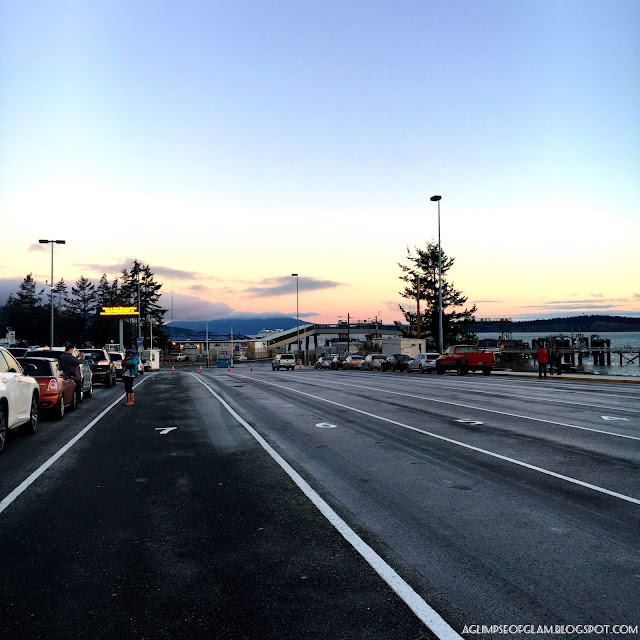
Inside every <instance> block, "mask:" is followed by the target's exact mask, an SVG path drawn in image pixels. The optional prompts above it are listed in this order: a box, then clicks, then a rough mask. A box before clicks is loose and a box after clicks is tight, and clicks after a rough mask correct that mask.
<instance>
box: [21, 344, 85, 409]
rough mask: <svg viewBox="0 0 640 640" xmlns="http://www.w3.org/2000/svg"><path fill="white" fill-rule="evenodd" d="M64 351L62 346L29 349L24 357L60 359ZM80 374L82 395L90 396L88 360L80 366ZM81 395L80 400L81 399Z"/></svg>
mask: <svg viewBox="0 0 640 640" xmlns="http://www.w3.org/2000/svg"><path fill="white" fill-rule="evenodd" d="M63 353H64V348H63V347H53V348H48V349H47V348H44V349H31V350H30V351H29V352H28V353H27V355H26V356H25V357H27V358H55V359H56V360H60V356H61V355H62V354H63ZM80 374H81V375H82V387H81V390H82V397H84V398H90V397H91V396H92V395H93V374H92V372H91V367H90V366H89V362H88V361H87V360H85V361H84V362H83V363H82V365H81V366H80ZM82 397H81V398H80V401H82Z"/></svg>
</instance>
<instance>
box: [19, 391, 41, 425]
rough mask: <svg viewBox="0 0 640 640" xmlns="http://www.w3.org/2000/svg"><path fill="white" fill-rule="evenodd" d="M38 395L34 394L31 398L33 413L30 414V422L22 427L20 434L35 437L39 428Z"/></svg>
mask: <svg viewBox="0 0 640 640" xmlns="http://www.w3.org/2000/svg"><path fill="white" fill-rule="evenodd" d="M38 404H39V403H38V394H36V393H34V394H33V397H32V398H31V411H30V413H29V422H27V423H25V424H23V425H22V426H21V427H20V433H26V434H27V435H33V434H34V433H35V432H36V429H37V427H38Z"/></svg>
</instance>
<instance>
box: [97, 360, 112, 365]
mask: <svg viewBox="0 0 640 640" xmlns="http://www.w3.org/2000/svg"><path fill="white" fill-rule="evenodd" d="M98 364H102V365H105V364H106V365H109V364H111V362H110V361H109V360H98Z"/></svg>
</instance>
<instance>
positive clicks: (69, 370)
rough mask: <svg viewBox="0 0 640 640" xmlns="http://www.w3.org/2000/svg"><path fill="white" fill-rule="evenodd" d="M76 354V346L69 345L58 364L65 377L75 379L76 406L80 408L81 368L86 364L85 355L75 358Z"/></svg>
mask: <svg viewBox="0 0 640 640" xmlns="http://www.w3.org/2000/svg"><path fill="white" fill-rule="evenodd" d="M75 352H76V348H75V345H73V344H68V345H67V346H66V348H65V352H64V353H63V354H62V355H61V356H60V358H59V360H58V364H59V365H60V369H61V370H62V374H63V375H65V376H67V377H68V378H73V379H74V381H75V383H76V399H77V403H76V404H77V405H78V406H79V405H80V403H81V402H82V369H80V366H81V365H82V363H83V362H84V353H81V354H80V355H79V356H75V355H74V353H75Z"/></svg>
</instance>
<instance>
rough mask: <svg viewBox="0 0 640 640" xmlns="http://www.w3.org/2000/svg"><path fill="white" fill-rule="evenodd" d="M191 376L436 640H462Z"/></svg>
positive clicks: (265, 444)
mask: <svg viewBox="0 0 640 640" xmlns="http://www.w3.org/2000/svg"><path fill="white" fill-rule="evenodd" d="M189 375H191V376H193V377H194V378H195V379H196V380H197V381H198V382H199V383H200V384H202V385H203V386H204V387H205V388H206V389H207V390H208V391H209V392H210V393H211V394H212V395H213V396H214V397H215V398H216V399H217V400H218V402H220V404H221V405H222V406H223V407H224V408H225V409H226V410H227V411H228V412H229V413H230V414H231V415H232V416H233V417H234V418H235V419H236V420H237V421H238V422H239V423H240V424H241V425H242V426H243V427H244V428H245V429H246V430H247V431H248V432H249V433H250V434H251V435H252V436H253V437H254V438H255V439H256V440H257V442H258V443H259V444H260V446H262V448H263V449H264V450H265V451H266V452H267V453H268V454H269V455H270V456H271V457H272V458H273V459H274V460H275V462H277V463H278V464H279V465H280V467H281V468H282V469H283V471H284V472H285V473H286V474H287V475H288V476H289V477H290V478H291V479H292V480H293V482H295V484H296V485H297V486H298V488H299V489H300V490H301V491H302V492H303V493H304V494H305V495H306V496H307V498H309V500H310V501H311V502H312V503H313V504H314V506H315V507H316V508H317V509H318V510H319V511H320V513H322V515H323V516H324V517H325V518H326V519H327V520H328V521H329V522H330V523H331V524H332V525H333V526H334V527H335V528H336V529H337V531H338V532H339V533H340V534H341V535H342V537H343V538H344V539H345V540H346V541H347V542H349V544H351V546H352V547H353V548H354V549H355V550H356V551H357V552H358V553H359V554H360V555H361V556H362V557H363V558H364V559H365V560H366V562H367V563H368V564H369V565H370V566H371V568H372V569H373V570H374V571H375V572H376V573H377V574H378V575H379V576H380V577H381V578H382V579H383V580H384V581H385V582H386V583H387V584H388V585H389V587H391V589H392V590H393V591H394V592H395V593H396V594H397V595H398V596H399V597H400V598H401V599H402V600H403V601H404V602H405V604H407V606H408V607H409V608H410V609H411V611H413V613H414V614H415V615H416V616H417V617H418V618H419V619H420V621H421V622H422V623H423V624H425V625H426V626H427V627H428V628H429V629H430V630H431V631H432V632H433V633H434V634H435V635H436V636H437V637H438V638H439V639H440V640H462V636H460V635H458V633H456V631H455V630H454V629H453V628H452V627H451V626H449V624H448V623H447V622H446V621H445V620H444V619H443V618H442V617H441V616H440V614H438V612H437V611H435V609H433V608H432V607H431V606H430V605H429V604H427V602H425V600H424V599H423V598H422V597H421V596H419V595H418V594H417V593H416V592H415V591H414V589H413V588H412V587H411V586H410V585H409V584H408V583H407V582H405V580H404V579H403V578H402V577H401V576H400V575H399V574H398V573H397V572H396V571H395V570H394V569H393V568H392V567H391V566H390V565H389V564H387V563H386V562H385V560H383V559H382V558H381V557H380V556H379V555H378V554H377V553H376V552H375V551H374V550H373V549H372V548H371V547H370V546H369V545H368V544H367V543H366V542H365V541H364V540H362V538H360V537H359V536H358V535H357V534H356V532H355V531H354V530H353V529H352V528H351V527H350V526H349V525H348V524H347V523H346V522H345V521H344V520H343V519H342V518H341V517H340V516H339V515H338V514H337V513H336V512H335V511H334V510H333V509H332V508H331V507H330V506H329V504H328V503H327V502H326V501H325V500H324V499H323V498H321V497H320V495H319V494H318V493H317V492H316V491H315V489H313V488H312V487H311V485H310V484H309V483H308V482H307V481H306V480H305V479H304V478H303V477H302V476H301V475H300V474H299V473H298V472H297V471H296V470H295V469H294V468H293V467H292V466H291V465H290V464H289V463H288V462H287V461H286V460H285V459H284V458H283V457H282V456H281V455H280V454H279V453H278V452H277V451H276V450H275V449H274V448H273V447H272V446H271V445H270V444H269V443H268V442H267V441H266V440H265V439H264V438H263V437H262V436H261V435H260V434H259V433H258V432H257V431H256V430H255V429H254V428H253V427H252V426H251V425H250V424H248V423H247V422H246V421H245V420H244V419H243V418H242V417H241V416H240V415H238V413H237V412H236V411H235V410H234V409H233V407H231V406H230V405H229V404H228V403H227V402H226V401H225V400H224V399H223V398H222V397H220V396H219V395H218V394H217V393H216V392H215V391H214V390H213V389H212V388H211V387H210V386H209V385H208V384H207V383H206V382H204V381H203V380H202V379H201V378H200V377H199V376H197V375H196V374H194V373H190V374H189Z"/></svg>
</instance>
